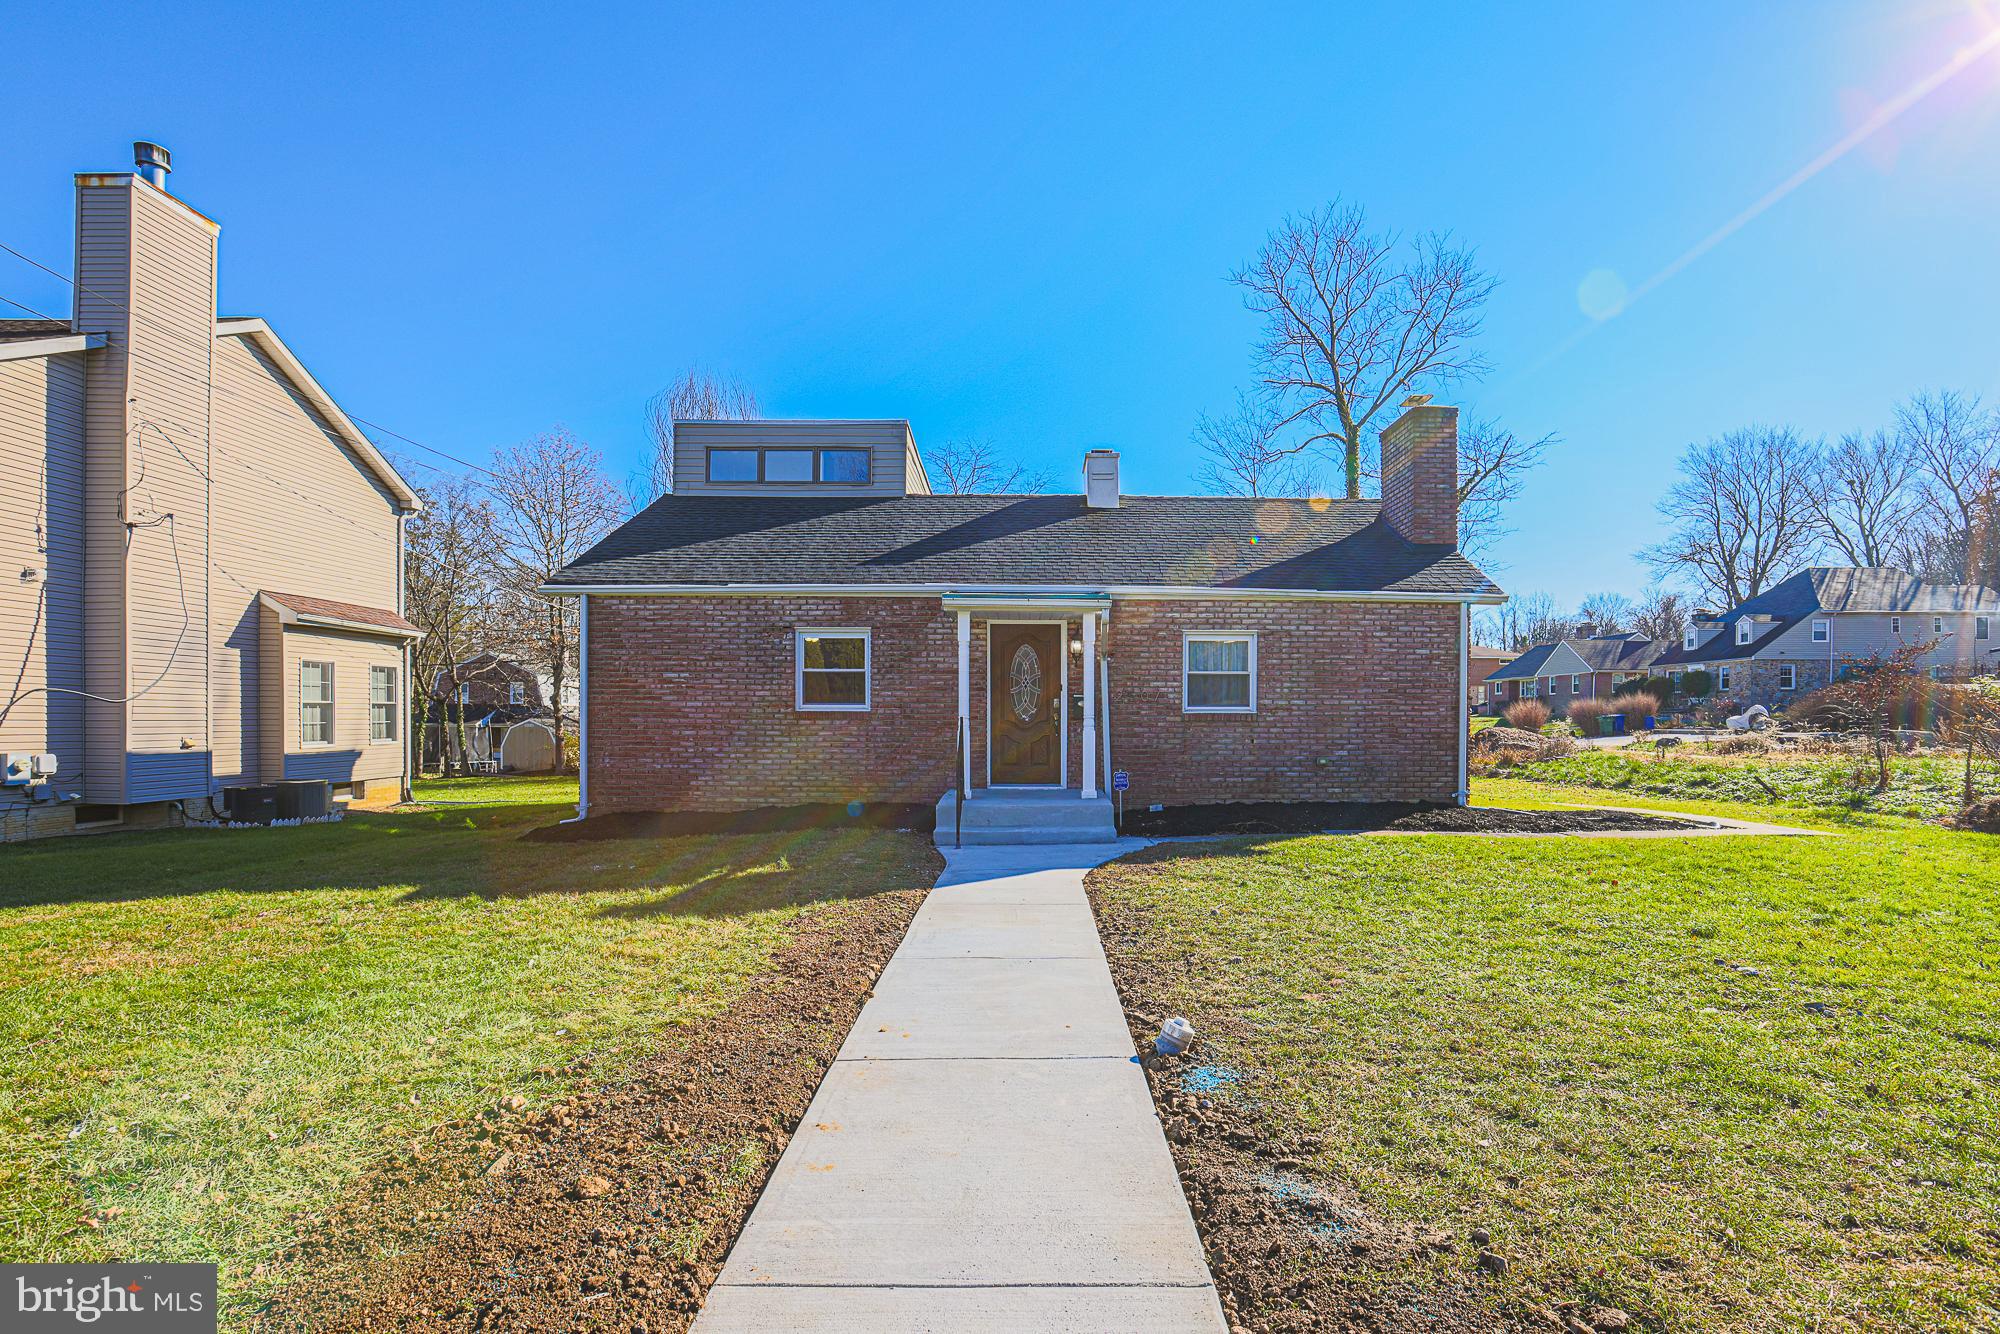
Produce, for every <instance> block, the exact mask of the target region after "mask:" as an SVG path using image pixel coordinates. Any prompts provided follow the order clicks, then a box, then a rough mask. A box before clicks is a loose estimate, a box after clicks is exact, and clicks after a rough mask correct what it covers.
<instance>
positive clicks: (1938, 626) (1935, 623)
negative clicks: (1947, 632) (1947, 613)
mask: <svg viewBox="0 0 2000 1334" xmlns="http://www.w3.org/2000/svg"><path fill="white" fill-rule="evenodd" d="M1931 633H1932V634H1934V635H1941V634H1943V633H1944V617H1942V616H1933V617H1931Z"/></svg>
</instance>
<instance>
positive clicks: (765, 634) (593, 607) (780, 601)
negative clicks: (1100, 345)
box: [588, 597, 1458, 811]
mask: <svg viewBox="0 0 2000 1334" xmlns="http://www.w3.org/2000/svg"><path fill="white" fill-rule="evenodd" d="M833 626H865V627H867V628H869V629H870V630H871V631H872V632H873V643H874V665H875V672H874V688H873V703H874V707H873V708H872V709H871V710H870V711H868V712H865V713H863V712H801V711H799V710H798V709H797V708H796V707H795V706H794V695H793V691H794V685H793V672H792V662H793V659H792V633H793V631H794V629H796V628H800V627H833ZM1190 630H1254V631H1256V632H1257V634H1258V636H1259V641H1258V664H1257V670H1258V679H1257V712H1256V713H1254V714H1187V713H1183V712H1182V711H1181V635H1182V633H1183V632H1184V631H1190ZM957 643H958V641H957V623H956V617H955V615H954V614H953V613H950V612H947V611H945V610H944V609H943V607H942V606H941V605H940V604H939V603H938V601H937V600H936V599H935V598H812V597H796V598H793V597H786V598H771V597H755V598H753V597H713V598H686V597H657V598H647V597H637V598H617V597H593V598H592V599H591V601H590V699H589V706H588V707H589V727H590V802H591V809H592V810H593V811H607V810H620V809H624V810H737V809H743V808H747V807H755V806H775V805H791V804H795V803H800V802H809V801H895V802H930V801H934V800H936V799H937V797H938V796H939V795H940V794H942V793H943V792H944V791H945V790H946V789H947V788H948V787H949V786H950V785H951V782H952V742H953V730H954V717H955V714H956V709H957V697H958V695H957V692H958V685H957ZM1105 646H1106V648H1107V650H1108V651H1109V652H1110V654H1111V696H1112V697H1111V705H1110V713H1111V717H1110V727H1111V732H1112V763H1113V764H1114V765H1115V766H1117V767H1119V768H1123V769H1126V770H1129V771H1130V772H1131V774H1132V790H1131V791H1130V793H1128V794H1127V804H1128V806H1130V805H1131V804H1132V803H1135V802H1136V803H1138V804H1139V805H1140V806H1141V807H1142V808H1143V806H1144V805H1146V804H1149V803H1152V802H1163V803H1168V804H1176V805H1178V804H1183V803H1189V802H1213V801H1261V800H1383V801H1388V800H1399V801H1414V800H1427V801H1449V800H1450V799H1451V798H1452V795H1453V793H1454V792H1455V790H1456V789H1457V786H1458V732H1457V728H1458V609H1457V608H1456V607H1455V606H1431V605H1419V604H1405V603H1361V602H1236V601H1224V600H1215V601H1158V602H1150V601H1149V602H1134V601H1122V600H1121V601H1119V602H1118V603H1117V604H1116V605H1115V606H1114V608H1113V610H1112V614H1111V631H1110V634H1109V635H1108V636H1107V638H1106V640H1105ZM986 657H987V655H986V626H985V623H984V622H982V621H975V622H974V625H973V635H972V658H971V664H972V669H971V686H972V691H971V693H972V728H971V730H972V746H973V782H974V783H975V784H978V785H983V784H984V783H985V781H986V767H985V766H986V755H985V745H986V712H987V700H988V673H987V661H986ZM1063 657H1064V660H1065V662H1066V663H1067V664H1068V669H1067V678H1068V680H1067V684H1068V689H1069V690H1070V691H1072V692H1075V691H1080V690H1081V689H1082V677H1081V672H1080V668H1079V667H1078V665H1077V664H1076V662H1075V660H1073V659H1071V658H1070V657H1069V654H1068V653H1067V652H1066V651H1065V652H1064V654H1063ZM1082 727H1083V721H1082V717H1081V712H1080V710H1078V709H1076V708H1074V707H1072V708H1071V710H1070V719H1069V781H1070V783H1071V784H1072V785H1075V784H1077V783H1078V782H1079V781H1080V776H1081V773H1082V768H1083V755H1082V742H1083V735H1082ZM1108 781H1109V776H1108V775H1103V774H1100V775H1099V783H1100V785H1102V786H1108Z"/></svg>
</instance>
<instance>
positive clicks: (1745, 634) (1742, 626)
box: [1736, 621, 1757, 644]
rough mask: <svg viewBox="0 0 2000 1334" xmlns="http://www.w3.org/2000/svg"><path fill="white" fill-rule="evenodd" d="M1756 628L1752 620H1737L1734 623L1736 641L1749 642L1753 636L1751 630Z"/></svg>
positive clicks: (1740, 642)
mask: <svg viewBox="0 0 2000 1334" xmlns="http://www.w3.org/2000/svg"><path fill="white" fill-rule="evenodd" d="M1756 628H1757V627H1756V625H1755V624H1754V623H1753V622H1750V621H1738V622H1737V623H1736V642H1737V643H1739V644H1747V643H1749V642H1750V640H1751V639H1752V638H1753V637H1754V636H1753V635H1752V633H1751V632H1752V631H1754V630H1755V629H1756Z"/></svg>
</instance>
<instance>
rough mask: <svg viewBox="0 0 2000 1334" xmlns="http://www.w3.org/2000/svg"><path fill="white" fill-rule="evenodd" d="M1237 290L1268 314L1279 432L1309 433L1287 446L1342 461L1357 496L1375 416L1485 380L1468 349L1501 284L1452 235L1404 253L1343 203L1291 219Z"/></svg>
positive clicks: (1265, 346)
mask: <svg viewBox="0 0 2000 1334" xmlns="http://www.w3.org/2000/svg"><path fill="white" fill-rule="evenodd" d="M1231 281H1233V282H1235V283H1236V284H1237V285H1238V286H1239V287H1241V288H1243V290H1244V298H1243V300H1244V304H1245V305H1246V306H1247V307H1249V309H1251V310H1253V311H1255V312H1256V313H1257V314H1259V315H1261V316H1262V317H1263V320H1264V328H1263V333H1262V335H1261V337H1260V338H1259V341H1258V343H1257V347H1256V355H1257V361H1258V364H1259V367H1260V368H1261V371H1262V375H1263V383H1264V387H1265V389H1266V390H1267V391H1269V393H1270V394H1271V395H1272V397H1273V399H1274V400H1275V401H1276V403H1277V404H1278V406H1279V408H1280V411H1281V417H1280V420H1279V425H1280V426H1285V427H1288V426H1291V425H1294V424H1302V425H1303V426H1304V427H1305V428H1306V430H1305V433H1304V434H1303V436H1302V437H1301V438H1300V439H1298V440H1296V441H1294V442H1293V443H1292V444H1291V445H1290V446H1289V448H1290V449H1291V450H1292V451H1293V452H1299V451H1304V450H1308V449H1320V450H1325V451H1326V452H1328V453H1331V454H1333V455H1334V456H1335V457H1337V458H1338V459H1339V460H1340V463H1341V466H1342V468H1343V471H1344V473H1345V477H1346V484H1347V495H1348V498H1349V499H1359V498H1360V495H1361V478H1362V475H1363V473H1364V471H1365V470H1366V469H1365V464H1364V459H1363V454H1364V448H1365V446H1364V437H1365V435H1366V432H1367V427H1368V426H1369V424H1370V423H1371V422H1372V421H1373V420H1374V418H1375V416H1376V414H1377V413H1379V412H1380V411H1381V410H1382V409H1383V408H1384V407H1385V406H1386V405H1388V404H1389V403H1391V402H1394V401H1396V400H1397V399H1398V398H1400V397H1401V396H1402V395H1403V394H1404V393H1405V392H1407V391H1408V390H1410V389H1411V388H1412V387H1414V386H1417V385H1431V386H1442V385H1445V384H1449V383H1451V382H1453V381H1455V380H1458V379H1461V378H1468V377H1470V378H1477V377H1478V376H1480V375H1482V374H1484V373H1485V371H1486V362H1485V360H1484V359H1483V358H1482V357H1480V356H1479V355H1478V354H1476V353H1474V352H1473V351H1471V349H1470V347H1469V344H1470V343H1471V341H1472V339H1473V338H1474V337H1475V336H1477V334H1478V332H1479V326H1480V308H1481V307H1482V306H1483V305H1484V304H1485V301H1486V298H1487V297H1488V296H1489V295H1490V294H1491V293H1492V291H1493V286H1494V283H1493V280H1492V279H1491V278H1489V277H1487V276H1486V275H1485V274H1484V273H1483V272H1481V271H1480V270H1479V268H1478V267H1477V266H1476V265H1475V264H1474V262H1473V256H1472V252H1471V251H1470V250H1467V249H1462V248H1458V247H1455V246H1453V245H1452V243H1451V240H1450V238H1449V237H1448V236H1446V235H1443V234H1438V233H1427V234H1425V235H1423V236H1419V237H1418V238H1416V240H1415V241H1414V242H1412V243H1411V244H1410V245H1409V246H1408V247H1404V246H1403V245H1402V244H1401V243H1400V241H1399V239H1398V238H1397V237H1395V236H1394V235H1391V234H1386V233H1373V232H1370V231H1369V230H1368V222H1367V215H1366V213H1365V212H1364V211H1363V210H1362V209H1361V208H1360V207H1359V206H1358V205H1347V204H1342V203H1341V202H1340V201H1339V200H1337V199H1336V200H1335V201H1333V202H1332V203H1330V204H1328V205H1326V206H1325V207H1324V208H1321V209H1318V210H1315V211H1312V212H1308V213H1302V214H1299V215H1297V216H1294V217H1291V218H1287V219H1286V220H1285V222H1284V224H1283V225H1282V226H1280V227H1279V228H1278V229H1277V230H1276V231H1274V232H1272V233H1271V235H1270V236H1269V237H1268V238H1267V239H1266V240H1265V242H1264V246H1263V248H1262V249H1261V250H1260V251H1259V252H1258V253H1257V256H1256V258H1255V259H1253V260H1252V261H1251V262H1250V263H1249V264H1248V265H1246V266H1244V267H1243V268H1241V269H1239V270H1237V271H1236V272H1235V273H1234V274H1232V275H1231Z"/></svg>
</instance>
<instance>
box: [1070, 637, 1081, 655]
mask: <svg viewBox="0 0 2000 1334" xmlns="http://www.w3.org/2000/svg"><path fill="white" fill-rule="evenodd" d="M1069 655H1070V656H1071V657H1072V658H1080V657H1082V656H1083V637H1082V636H1081V635H1071V636H1070V638H1069Z"/></svg>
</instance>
